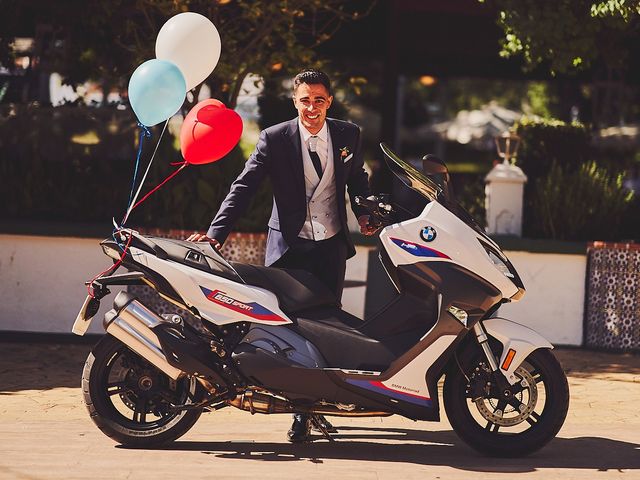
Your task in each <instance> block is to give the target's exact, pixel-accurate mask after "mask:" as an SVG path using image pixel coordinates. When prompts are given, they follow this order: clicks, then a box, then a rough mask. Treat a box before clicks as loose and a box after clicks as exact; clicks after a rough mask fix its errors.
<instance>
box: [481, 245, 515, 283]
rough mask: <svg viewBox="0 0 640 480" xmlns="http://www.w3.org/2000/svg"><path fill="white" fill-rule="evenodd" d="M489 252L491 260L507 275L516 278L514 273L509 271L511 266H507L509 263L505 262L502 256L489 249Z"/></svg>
mask: <svg viewBox="0 0 640 480" xmlns="http://www.w3.org/2000/svg"><path fill="white" fill-rule="evenodd" d="M487 253H488V254H489V260H491V262H492V263H493V265H494V266H495V267H496V268H497V269H498V270H500V272H501V273H502V274H503V275H504V276H505V277H508V278H514V275H513V273H511V272H510V271H509V267H507V264H506V263H504V262H503V261H502V259H501V258H499V257H498V256H497V255H496V254H495V253H493V252H491V251H488V252H487Z"/></svg>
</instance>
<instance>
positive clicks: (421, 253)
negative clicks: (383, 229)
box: [389, 237, 449, 258]
mask: <svg viewBox="0 0 640 480" xmlns="http://www.w3.org/2000/svg"><path fill="white" fill-rule="evenodd" d="M389 240H391V241H392V242H393V243H395V244H396V245H397V246H398V247H400V248H401V249H403V250H404V251H405V252H409V253H410V254H411V255H414V256H416V257H435V258H449V257H448V256H447V255H445V254H444V253H442V252H439V251H437V250H434V249H433V248H429V247H425V246H424V245H420V244H419V243H413V242H408V241H406V240H401V239H399V238H392V237H389Z"/></svg>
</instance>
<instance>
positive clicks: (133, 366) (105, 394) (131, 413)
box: [82, 334, 204, 447]
mask: <svg viewBox="0 0 640 480" xmlns="http://www.w3.org/2000/svg"><path fill="white" fill-rule="evenodd" d="M82 390H83V394H84V401H85V403H86V405H87V409H88V410H89V414H90V415H91V419H92V420H93V421H94V422H95V424H96V425H97V426H98V427H99V428H100V430H102V431H103V432H104V433H105V434H106V435H108V436H109V437H111V438H112V439H114V440H115V441H116V442H118V443H121V444H123V445H127V446H132V447H153V446H158V445H162V444H165V443H168V442H171V441H173V440H175V439H176V438H178V437H180V436H182V435H184V434H185V433H186V432H187V431H188V430H189V429H190V428H191V427H192V426H193V424H194V423H195V422H196V421H197V420H198V418H199V417H200V414H201V413H202V409H192V410H178V409H175V408H174V407H175V406H176V405H185V404H192V403H196V402H198V401H200V400H201V399H202V398H203V395H204V393H203V389H202V387H201V386H200V385H199V384H198V383H197V382H196V380H195V379H194V378H189V377H185V378H181V379H178V380H175V381H174V380H172V379H171V378H169V377H168V376H167V375H165V374H164V373H162V372H161V371H160V370H158V369H157V368H156V367H155V366H153V365H152V364H150V363H149V362H147V361H146V360H144V359H143V358H142V357H140V356H139V355H137V354H135V353H134V352H132V351H131V350H129V349H128V348H127V347H126V346H125V345H124V344H123V343H122V342H120V341H119V340H118V339H116V338H114V337H112V336H111V335H108V334H107V335H105V336H104V337H103V338H102V339H101V340H100V341H99V342H98V344H97V345H96V346H95V347H94V348H93V350H92V351H91V353H90V354H89V357H88V358H87V361H86V363H85V366H84V370H83V372H82Z"/></svg>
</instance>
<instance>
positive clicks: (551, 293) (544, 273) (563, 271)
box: [499, 252, 587, 345]
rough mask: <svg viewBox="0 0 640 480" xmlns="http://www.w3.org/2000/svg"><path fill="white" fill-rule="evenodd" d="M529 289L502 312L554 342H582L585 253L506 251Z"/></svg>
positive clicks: (566, 343) (564, 343)
mask: <svg viewBox="0 0 640 480" xmlns="http://www.w3.org/2000/svg"><path fill="white" fill-rule="evenodd" d="M505 253H506V254H507V257H509V260H511V263H513V266H514V267H515V268H516V270H517V271H518V273H519V274H520V278H522V282H523V283H524V287H525V288H526V290H527V293H526V295H525V296H524V298H523V299H522V300H520V301H519V302H515V303H510V304H507V305H504V306H502V307H500V312H499V315H500V316H501V317H505V318H508V319H510V320H513V321H515V322H518V323H521V324H523V325H527V326H528V327H531V328H533V329H534V330H536V331H537V332H538V333H540V334H541V335H542V336H544V337H545V338H547V340H549V341H550V342H551V343H553V344H559V345H581V344H582V330H583V312H584V295H585V275H586V268H587V257H586V255H566V254H553V253H529V252H505Z"/></svg>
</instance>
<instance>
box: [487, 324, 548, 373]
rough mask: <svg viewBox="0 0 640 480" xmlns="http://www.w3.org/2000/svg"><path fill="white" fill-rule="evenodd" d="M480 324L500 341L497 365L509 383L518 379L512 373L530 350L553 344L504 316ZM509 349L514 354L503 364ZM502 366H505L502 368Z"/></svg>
mask: <svg viewBox="0 0 640 480" xmlns="http://www.w3.org/2000/svg"><path fill="white" fill-rule="evenodd" d="M482 325H483V326H484V328H485V330H486V331H487V334H489V335H490V336H492V337H493V338H495V339H496V340H498V341H499V342H500V343H502V345H503V347H504V348H503V349H502V356H501V357H500V361H499V362H498V366H499V367H500V371H501V372H502V373H503V374H504V376H505V377H507V380H508V381H509V383H510V384H511V385H513V384H514V383H516V382H517V381H518V377H517V376H516V375H515V374H514V372H515V370H516V369H517V368H518V367H519V366H520V364H521V363H522V362H523V361H524V360H525V358H527V357H528V356H529V354H530V353H531V352H533V351H534V350H537V349H538V348H553V345H551V343H549V341H548V340H547V339H546V338H544V337H543V336H542V335H540V334H539V333H538V332H536V331H534V330H532V329H530V328H529V327H525V326H524V325H520V324H519V323H516V322H512V321H511V320H507V319H506V318H498V317H497V318H490V319H488V320H484V321H483V322H482ZM511 350H513V351H514V352H515V354H511V355H513V358H512V359H511V360H510V362H508V364H507V365H505V360H506V359H507V355H510V353H509V352H510V351H511ZM504 366H506V367H507V368H506V369H504V368H503V367H504Z"/></svg>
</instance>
